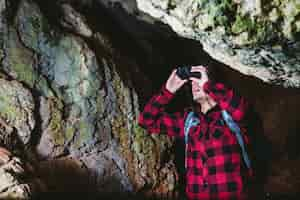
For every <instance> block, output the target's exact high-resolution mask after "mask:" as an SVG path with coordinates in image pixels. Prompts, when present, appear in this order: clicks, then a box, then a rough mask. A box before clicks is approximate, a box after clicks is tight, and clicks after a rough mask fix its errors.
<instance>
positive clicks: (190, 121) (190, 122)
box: [184, 110, 251, 169]
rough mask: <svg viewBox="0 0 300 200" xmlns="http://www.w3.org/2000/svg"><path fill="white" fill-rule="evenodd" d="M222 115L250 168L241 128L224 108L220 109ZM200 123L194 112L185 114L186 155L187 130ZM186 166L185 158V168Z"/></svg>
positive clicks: (186, 143)
mask: <svg viewBox="0 0 300 200" xmlns="http://www.w3.org/2000/svg"><path fill="white" fill-rule="evenodd" d="M221 113H222V117H223V119H224V121H225V122H226V124H227V126H228V127H229V129H230V130H231V131H232V132H233V133H234V134H235V136H236V139H237V142H238V143H239V145H240V147H241V151H242V156H243V159H244V162H245V164H246V166H247V168H248V169H251V162H250V159H249V156H248V153H247V151H246V147H245V144H244V140H243V137H242V133H241V129H240V127H239V126H238V124H237V123H236V122H234V120H233V119H232V117H231V116H230V114H229V113H228V112H227V111H226V110H222V111H221ZM199 123H200V120H199V118H198V117H197V116H196V115H195V113H194V112H193V111H190V112H189V113H188V115H187V118H186V120H185V123H184V141H185V153H186V155H187V147H188V134H189V130H190V128H191V127H192V126H196V125H198V124H199ZM186 167H187V159H185V168H186Z"/></svg>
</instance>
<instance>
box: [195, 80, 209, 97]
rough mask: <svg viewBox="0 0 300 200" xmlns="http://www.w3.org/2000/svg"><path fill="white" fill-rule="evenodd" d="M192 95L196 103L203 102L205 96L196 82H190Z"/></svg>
mask: <svg viewBox="0 0 300 200" xmlns="http://www.w3.org/2000/svg"><path fill="white" fill-rule="evenodd" d="M192 94H193V100H194V101H196V102H199V101H203V100H205V99H206V96H207V94H206V93H205V92H204V90H203V88H202V87H201V86H200V84H199V83H197V82H196V81H192Z"/></svg>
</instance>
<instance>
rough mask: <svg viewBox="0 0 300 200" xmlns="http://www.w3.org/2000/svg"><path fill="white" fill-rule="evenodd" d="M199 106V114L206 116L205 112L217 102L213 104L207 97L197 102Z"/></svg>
mask: <svg viewBox="0 0 300 200" xmlns="http://www.w3.org/2000/svg"><path fill="white" fill-rule="evenodd" d="M199 103H200V105H201V112H202V113H203V114H206V113H207V111H209V110H210V109H212V108H213V107H215V106H216V105H217V102H215V101H214V100H213V99H212V98H211V97H210V96H208V95H207V97H206V98H204V99H203V100H202V101H200V102H199Z"/></svg>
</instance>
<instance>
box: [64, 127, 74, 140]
mask: <svg viewBox="0 0 300 200" xmlns="http://www.w3.org/2000/svg"><path fill="white" fill-rule="evenodd" d="M74 134H75V129H74V128H73V127H68V128H67V129H66V141H67V142H69V141H71V140H72V139H73V137H74Z"/></svg>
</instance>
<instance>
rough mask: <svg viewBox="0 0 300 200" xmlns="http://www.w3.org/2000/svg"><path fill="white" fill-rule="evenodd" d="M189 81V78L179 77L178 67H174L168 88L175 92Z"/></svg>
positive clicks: (168, 81) (167, 84)
mask: <svg viewBox="0 0 300 200" xmlns="http://www.w3.org/2000/svg"><path fill="white" fill-rule="evenodd" d="M187 81H189V80H182V79H181V78H179V76H177V74H176V69H174V70H173V71H172V73H171V75H170V76H169V78H168V80H167V83H166V89H167V90H169V91H170V92H171V93H173V94H174V93H176V91H177V90H178V89H179V88H181V86H183V85H184V84H185V83H186V82H187Z"/></svg>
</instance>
